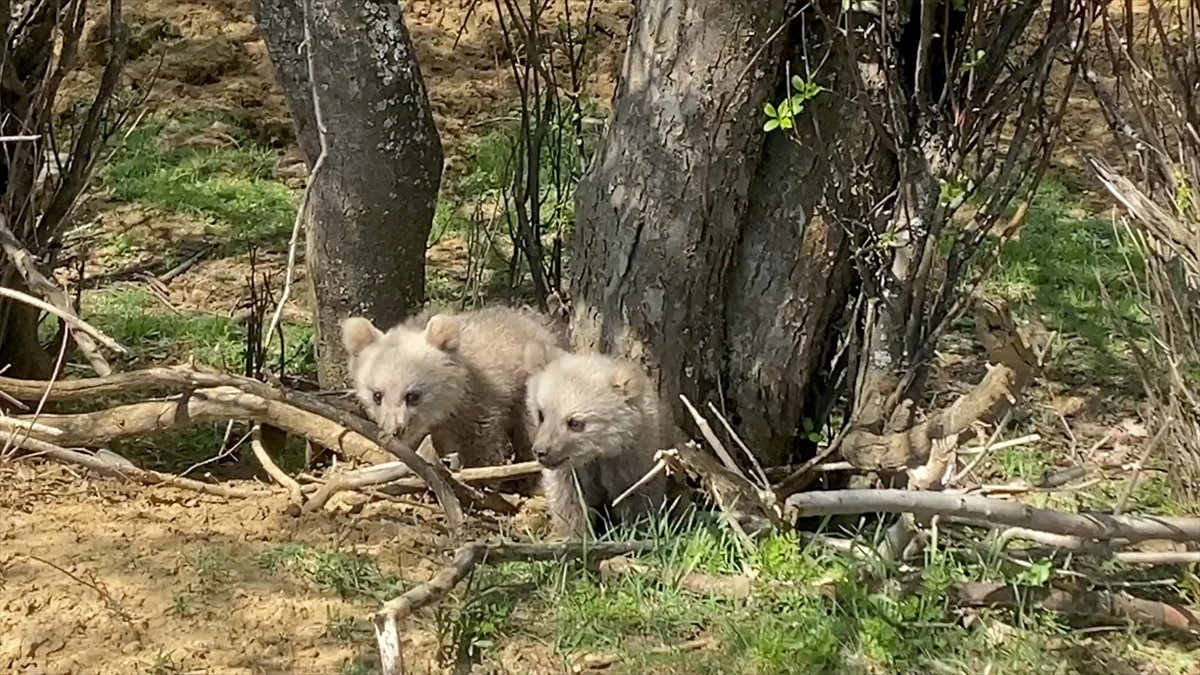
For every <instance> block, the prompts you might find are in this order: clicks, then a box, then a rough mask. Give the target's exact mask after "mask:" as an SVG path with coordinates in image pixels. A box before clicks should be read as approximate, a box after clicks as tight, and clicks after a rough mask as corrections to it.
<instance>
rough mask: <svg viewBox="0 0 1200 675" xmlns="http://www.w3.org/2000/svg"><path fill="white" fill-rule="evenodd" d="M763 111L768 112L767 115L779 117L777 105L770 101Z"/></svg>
mask: <svg viewBox="0 0 1200 675" xmlns="http://www.w3.org/2000/svg"><path fill="white" fill-rule="evenodd" d="M763 112H765V113H767V117H779V113H778V112H776V111H775V106H773V105H771V102H770V101H767V104H766V105H765V106H763Z"/></svg>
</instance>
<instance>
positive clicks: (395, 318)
mask: <svg viewBox="0 0 1200 675" xmlns="http://www.w3.org/2000/svg"><path fill="white" fill-rule="evenodd" d="M304 4H305V3H302V2H300V1H299V0H258V2H256V3H255V14H256V17H257V19H258V23H259V27H260V29H261V30H262V33H263V37H264V39H265V41H266V43H267V49H268V52H269V54H270V57H271V60H272V62H273V63H274V65H275V71H276V76H277V79H278V82H279V84H280V86H281V87H282V89H283V91H284V94H285V96H286V98H287V102H288V107H289V108H290V110H291V113H292V119H293V120H294V122H295V126H296V135H297V137H298V139H299V142H300V147H301V149H302V150H303V151H304V154H305V156H306V158H307V160H308V165H309V167H310V168H311V167H312V166H313V165H314V163H315V162H316V161H317V158H318V157H319V156H320V152H321V143H320V135H319V132H318V129H317V123H316V117H315V113H314V107H313V100H312V88H311V83H310V80H309V73H308V62H307V56H306V53H305V50H304V48H303V47H302V45H303V44H304V42H305V34H304ZM310 9H311V17H310V18H311V22H310V31H311V36H312V44H311V45H310V47H311V49H312V50H313V51H312V57H313V62H314V77H315V80H316V84H317V91H318V94H317V95H318V98H319V99H320V106H321V113H322V116H323V119H324V123H325V130H326V140H327V147H328V152H327V155H326V157H325V162H324V165H323V167H322V168H321V170H320V171H319V172H318V174H317V175H316V177H315V182H314V184H313V188H312V191H311V196H310V204H309V213H308V220H307V261H306V262H307V265H308V270H309V275H310V278H311V280H312V285H313V290H314V293H315V295H316V322H315V323H316V355H317V363H318V377H319V380H320V382H321V385H322V386H324V387H327V388H339V387H342V386H344V383H345V382H346V363H345V361H346V360H345V355H344V354H343V353H342V348H341V343H340V340H339V329H338V324H339V323H340V321H341V320H342V319H344V318H346V317H347V316H350V315H352V314H361V315H365V316H367V317H369V318H371V319H372V320H373V321H374V322H375V323H376V324H378V325H384V326H390V325H393V324H395V323H398V322H399V321H401V320H403V319H404V318H405V317H407V316H408V315H409V314H411V313H412V312H414V311H415V310H416V309H418V308H419V307H420V306H421V304H422V303H423V302H424V300H425V245H426V241H427V240H428V237H429V230H430V227H431V226H432V223H433V214H434V210H435V208H436V205H437V195H438V188H439V186H440V184H441V175H442V145H441V140H440V139H439V138H438V134H437V129H436V128H435V127H434V123H433V113H432V111H431V109H430V106H429V98H428V96H427V95H426V91H425V84H424V81H423V79H422V77H421V72H420V70H419V69H418V67H417V61H416V53H415V51H414V49H413V44H412V39H411V37H410V36H409V32H408V29H407V28H406V27H405V25H404V20H403V17H402V15H401V12H400V6H399V5H398V4H396V3H394V2H380V1H379V0H365V1H363V2H350V1H349V0H311V4H310Z"/></svg>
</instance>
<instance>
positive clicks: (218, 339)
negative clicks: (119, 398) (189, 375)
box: [83, 286, 315, 373]
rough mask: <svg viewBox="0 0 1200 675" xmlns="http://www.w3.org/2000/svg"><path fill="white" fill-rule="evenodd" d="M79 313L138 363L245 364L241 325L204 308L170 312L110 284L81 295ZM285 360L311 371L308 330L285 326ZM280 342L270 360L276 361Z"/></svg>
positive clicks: (140, 293) (292, 368) (233, 367)
mask: <svg viewBox="0 0 1200 675" xmlns="http://www.w3.org/2000/svg"><path fill="white" fill-rule="evenodd" d="M83 305H84V306H83V311H84V315H85V316H87V317H88V320H89V321H91V322H93V323H94V324H95V325H96V327H97V328H99V329H101V330H103V331H105V332H106V333H107V334H109V335H111V336H112V337H113V338H114V339H115V340H117V341H118V342H120V343H122V344H124V345H125V346H126V347H128V348H129V349H131V350H132V351H133V353H134V354H135V355H136V358H137V361H138V362H141V363H142V364H145V365H149V364H159V363H177V362H180V361H184V360H187V359H188V358H194V359H195V360H196V362H197V363H202V364H204V365H208V366H212V367H216V368H220V369H222V370H226V371H230V372H238V373H240V372H242V370H243V368H244V365H245V359H244V355H245V343H246V329H245V327H244V326H242V325H240V324H238V323H237V322H236V321H234V320H233V319H232V318H231V317H228V316H223V315H219V314H208V313H205V312H185V311H173V310H171V309H170V308H168V307H166V306H164V305H162V304H161V303H159V302H157V301H156V300H155V299H154V298H153V296H152V295H151V294H150V292H148V291H146V290H144V289H142V288H139V287H136V286H113V287H109V288H106V289H103V290H99V291H95V292H92V293H88V294H87V295H85V296H84V302H83ZM283 331H284V342H285V348H286V350H287V351H286V356H285V362H286V363H287V364H288V370H289V372H296V371H300V372H311V371H312V370H313V369H314V368H315V362H314V360H313V345H312V328H311V327H310V326H306V325H285V326H284V329H283ZM278 347H279V342H278V340H275V341H274V343H273V348H274V349H275V350H276V351H275V353H274V356H273V359H272V360H273V361H277V360H278V358H279V356H278V351H277V350H278Z"/></svg>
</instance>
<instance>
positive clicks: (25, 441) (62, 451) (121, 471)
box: [14, 437, 263, 498]
mask: <svg viewBox="0 0 1200 675" xmlns="http://www.w3.org/2000/svg"><path fill="white" fill-rule="evenodd" d="M14 445H16V446H17V447H19V448H21V449H23V450H28V451H31V452H36V453H38V454H39V455H44V456H47V457H50V458H51V459H55V460H58V461H60V462H64V463H66V464H77V465H79V466H82V467H84V468H85V469H91V470H92V471H95V472H97V473H101V474H104V475H106V476H112V477H114V478H123V479H126V480H132V481H135V482H137V483H141V484H142V485H162V486H173V487H180V488H183V489H185V490H192V491H194V492H200V493H202V494H206V495H213V496H217V497H237V498H252V497H259V496H262V494H263V493H262V492H261V491H258V490H248V489H244V488H236V487H230V486H227V485H213V484H211V483H202V482H200V481H198V480H192V479H190V478H181V477H179V476H175V475H172V474H169V473H161V472H158V471H151V470H149V469H140V468H137V467H135V466H132V465H131V464H130V463H128V462H122V463H120V464H118V463H116V462H114V461H110V460H108V459H106V458H104V457H101V456H99V455H89V454H87V453H84V452H79V451H77V450H68V449H66V448H63V447H60V446H58V445H55V444H53V443H47V442H45V441H41V440H38V439H36V438H29V437H25V438H17V439H15V441H14Z"/></svg>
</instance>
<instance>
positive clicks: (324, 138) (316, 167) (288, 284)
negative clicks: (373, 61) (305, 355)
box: [262, 0, 329, 353]
mask: <svg viewBox="0 0 1200 675" xmlns="http://www.w3.org/2000/svg"><path fill="white" fill-rule="evenodd" d="M301 6H302V9H303V13H304V45H303V46H304V58H305V63H306V64H307V66H308V85H309V89H310V91H311V94H312V102H313V119H314V120H315V121H316V125H317V138H318V139H319V141H320V144H321V146H320V147H321V152H320V154H319V155H317V160H316V161H315V162H313V165H312V170H311V171H309V172H308V182H307V183H305V185H304V193H303V194H301V195H300V203H299V204H298V205H297V207H296V220H295V222H294V223H293V224H292V236H291V238H290V240H289V241H288V262H287V271H286V272H285V274H284V277H283V294H282V295H281V296H280V298H279V304H278V305H277V306H276V307H275V312H274V313H273V314H272V315H271V323H270V324H269V325H268V327H267V333H266V335H265V336H264V337H263V347H262V348H263V352H264V353H266V351H267V349H268V348H269V347H270V346H271V338H272V337H273V336H274V335H275V330H276V329H277V328H278V327H279V321H280V319H281V318H282V317H283V308H284V305H286V304H287V301H288V298H289V297H290V296H291V292H292V283H293V282H294V281H295V278H296V250H297V249H298V248H299V244H300V230H301V228H302V226H303V224H304V217H305V214H306V213H307V211H308V206H309V198H310V196H311V195H312V188H313V185H314V184H316V182H317V175H318V174H319V173H320V171H321V168H322V167H323V166H325V157H326V156H327V155H328V154H329V138H328V135H327V132H326V129H325V117H324V115H323V113H322V112H321V96H320V94H319V93H318V91H317V89H318V87H317V76H316V68H315V67H314V64H313V49H312V45H313V37H312V3H311V2H310V0H304V1H303V2H302V3H301Z"/></svg>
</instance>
